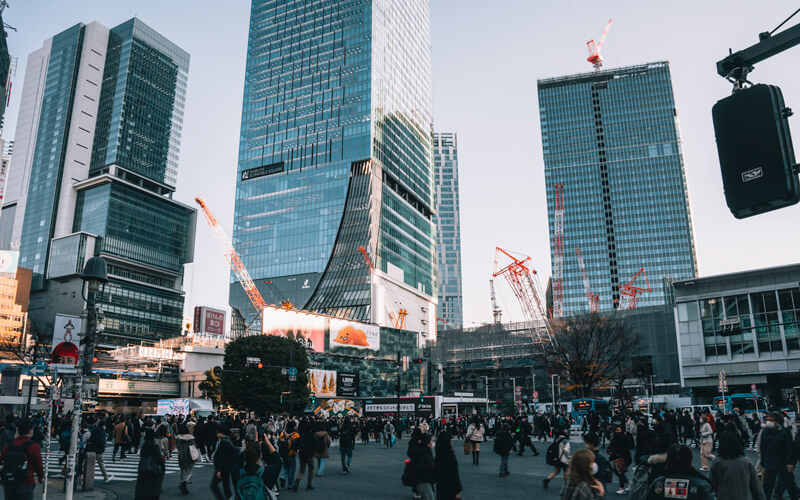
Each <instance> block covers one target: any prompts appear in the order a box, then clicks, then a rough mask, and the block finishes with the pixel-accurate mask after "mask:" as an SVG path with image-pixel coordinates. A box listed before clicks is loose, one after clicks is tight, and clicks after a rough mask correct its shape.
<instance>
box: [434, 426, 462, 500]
mask: <svg viewBox="0 0 800 500" xmlns="http://www.w3.org/2000/svg"><path fill="white" fill-rule="evenodd" d="M450 439H451V437H450V433H449V432H447V431H444V432H441V433H439V438H438V439H437V440H436V458H435V459H434V469H435V472H436V499H437V500H456V499H460V498H461V479H460V478H459V477H458V462H457V461H456V454H455V452H453V445H452V444H451V443H450Z"/></svg>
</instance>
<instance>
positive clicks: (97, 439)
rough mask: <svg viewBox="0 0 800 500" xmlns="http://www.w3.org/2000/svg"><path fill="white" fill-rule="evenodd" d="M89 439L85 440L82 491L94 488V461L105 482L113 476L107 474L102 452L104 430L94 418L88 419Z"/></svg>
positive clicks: (104, 445)
mask: <svg viewBox="0 0 800 500" xmlns="http://www.w3.org/2000/svg"><path fill="white" fill-rule="evenodd" d="M89 432H90V433H91V434H90V435H89V440H88V441H87V442H86V472H85V473H84V475H83V491H91V490H93V489H94V469H95V463H96V464H98V465H99V466H100V472H102V473H103V479H104V480H105V482H109V481H111V480H112V479H113V478H114V476H109V475H108V471H107V470H106V462H105V460H104V459H103V452H105V451H106V430H105V428H103V424H102V423H100V424H97V423H96V421H95V420H94V418H91V419H90V420H89Z"/></svg>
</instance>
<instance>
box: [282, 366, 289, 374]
mask: <svg viewBox="0 0 800 500" xmlns="http://www.w3.org/2000/svg"><path fill="white" fill-rule="evenodd" d="M287 373H289V369H288V368H281V375H286V374H287Z"/></svg>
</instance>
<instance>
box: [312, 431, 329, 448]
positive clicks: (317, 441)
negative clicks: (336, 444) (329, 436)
mask: <svg viewBox="0 0 800 500" xmlns="http://www.w3.org/2000/svg"><path fill="white" fill-rule="evenodd" d="M327 448H328V447H327V446H326V445H325V438H324V437H322V436H317V435H316V434H315V435H314V451H316V452H317V453H325V450H326V449H327Z"/></svg>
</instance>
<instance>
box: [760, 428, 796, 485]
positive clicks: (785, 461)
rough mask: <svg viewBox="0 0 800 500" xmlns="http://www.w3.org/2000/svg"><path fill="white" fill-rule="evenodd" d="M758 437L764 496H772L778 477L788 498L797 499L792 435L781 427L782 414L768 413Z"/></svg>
mask: <svg viewBox="0 0 800 500" xmlns="http://www.w3.org/2000/svg"><path fill="white" fill-rule="evenodd" d="M759 439H760V444H759V447H758V448H759V458H760V463H761V466H762V467H763V469H764V496H766V498H772V492H773V489H774V488H775V480H776V479H777V478H780V480H781V484H782V487H783V488H785V489H786V490H787V493H789V498H790V499H791V500H797V498H798V490H797V486H796V485H795V483H794V474H793V471H794V461H793V457H792V435H791V433H789V431H788V430H786V429H785V428H784V427H783V415H781V414H779V413H770V414H769V415H768V416H767V423H766V427H765V428H764V430H762V431H761V437H760V438H759Z"/></svg>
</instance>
